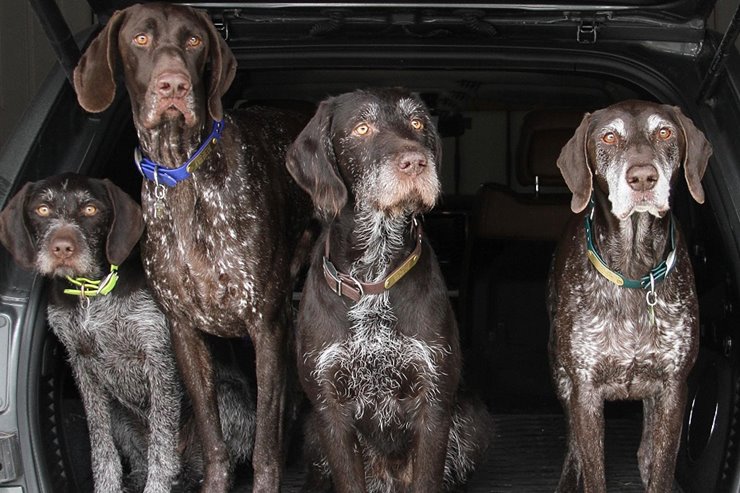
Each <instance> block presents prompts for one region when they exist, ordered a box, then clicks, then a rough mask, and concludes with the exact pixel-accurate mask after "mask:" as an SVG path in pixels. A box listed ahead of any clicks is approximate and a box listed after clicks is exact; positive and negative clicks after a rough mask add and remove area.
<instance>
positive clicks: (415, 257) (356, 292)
mask: <svg viewBox="0 0 740 493" xmlns="http://www.w3.org/2000/svg"><path fill="white" fill-rule="evenodd" d="M413 223H414V229H415V233H416V247H415V248H414V250H413V251H412V252H411V254H409V256H408V257H406V260H404V261H403V263H402V264H401V265H399V266H398V267H397V268H396V269H395V270H394V271H393V272H391V273H390V274H388V275H387V276H386V277H385V279H382V280H380V281H377V282H362V281H360V280H358V279H356V278H354V277H352V276H351V275H349V274H344V273H343V272H339V271H337V268H336V267H335V266H334V264H332V263H331V260H329V235H326V244H325V246H324V279H326V283H327V284H328V285H329V288H331V290H332V291H333V292H335V293H336V294H337V295H338V296H345V297H347V298H349V299H351V300H352V301H354V302H358V301H360V298H361V297H362V296H364V295H366V294H381V293H383V292H384V291H387V290H389V289H391V288H392V287H393V285H394V284H396V283H397V282H398V281H399V280H400V279H401V278H402V277H403V276H405V275H406V273H408V271H410V270H411V269H412V267H414V265H416V263H417V262H418V261H419V257H421V245H422V243H421V239H422V235H423V230H422V228H421V223H419V221H417V220H416V218H414V220H413Z"/></svg>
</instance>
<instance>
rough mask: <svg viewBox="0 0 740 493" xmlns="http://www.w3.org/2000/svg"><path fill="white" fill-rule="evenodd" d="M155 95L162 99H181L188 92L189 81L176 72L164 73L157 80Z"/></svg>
mask: <svg viewBox="0 0 740 493" xmlns="http://www.w3.org/2000/svg"><path fill="white" fill-rule="evenodd" d="M156 87H157V93H158V94H159V95H160V96H161V97H164V98H183V97H185V96H187V94H188V93H189V92H190V79H189V78H188V77H187V76H186V75H184V74H182V73H178V72H165V73H163V74H161V75H160V76H159V77H158V78H157V86H156Z"/></svg>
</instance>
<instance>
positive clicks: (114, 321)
mask: <svg viewBox="0 0 740 493" xmlns="http://www.w3.org/2000/svg"><path fill="white" fill-rule="evenodd" d="M48 318H49V324H50V326H51V328H52V329H53V331H54V333H55V334H56V335H57V337H58V338H59V339H60V341H61V342H62V344H63V345H64V347H65V348H66V350H67V354H68V357H69V361H70V363H71V365H72V367H73V368H74V369H75V373H76V375H75V376H76V378H79V377H80V376H81V375H79V373H82V374H84V375H85V378H86V379H88V380H89V381H91V382H92V384H93V385H94V386H95V387H97V388H98V390H100V391H103V392H106V393H107V394H108V395H109V397H111V398H114V399H117V400H118V401H120V402H122V403H124V404H126V405H128V406H129V407H132V408H144V407H146V406H147V405H148V396H149V395H150V393H151V391H152V389H150V382H149V380H148V378H147V371H146V369H145V367H146V366H147V365H151V366H152V367H156V368H159V369H161V370H162V371H164V370H167V369H169V370H170V371H175V370H174V360H172V357H171V356H170V354H171V352H170V349H169V348H170V342H169V329H168V327H167V324H166V322H165V319H164V316H163V315H162V314H161V312H159V310H157V309H156V306H155V304H154V301H153V300H152V298H151V296H150V295H148V294H147V293H145V292H142V291H140V292H138V293H135V294H134V295H132V296H130V297H124V298H120V297H119V298H115V297H110V296H107V297H100V298H94V299H90V300H83V301H82V302H81V303H80V304H78V305H76V306H75V308H62V307H58V306H51V305H50V306H49V307H48ZM152 359H156V360H164V362H161V361H151V360H152Z"/></svg>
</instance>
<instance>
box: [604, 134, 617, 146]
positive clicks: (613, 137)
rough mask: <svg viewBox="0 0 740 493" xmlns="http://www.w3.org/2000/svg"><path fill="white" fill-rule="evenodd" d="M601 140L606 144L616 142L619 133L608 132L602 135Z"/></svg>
mask: <svg viewBox="0 0 740 493" xmlns="http://www.w3.org/2000/svg"><path fill="white" fill-rule="evenodd" d="M601 140H602V141H603V142H604V144H610V145H611V144H614V143H616V142H617V134H615V133H614V132H607V133H605V134H604V135H602V136H601Z"/></svg>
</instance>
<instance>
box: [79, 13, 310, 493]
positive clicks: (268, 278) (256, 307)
mask: <svg viewBox="0 0 740 493" xmlns="http://www.w3.org/2000/svg"><path fill="white" fill-rule="evenodd" d="M118 67H121V68H122V70H123V76H124V79H125V83H126V89H127V91H128V93H129V97H130V100H131V107H132V111H133V120H134V126H135V127H136V131H137V133H138V136H139V143H140V149H139V151H140V156H139V159H138V165H139V170H140V171H141V172H142V174H143V175H144V176H145V177H146V179H145V180H144V184H143V186H142V191H141V202H142V209H143V213H144V220H145V222H146V226H147V227H146V233H145V236H144V241H143V248H142V251H143V262H144V269H145V270H146V273H147V277H148V280H149V283H150V285H151V287H152V291H153V293H154V295H155V297H156V299H157V301H158V303H159V304H160V306H161V307H162V309H163V310H164V312H165V313H166V315H167V317H168V319H169V320H170V322H171V325H172V345H173V348H174V350H175V356H176V359H177V363H178V366H179V368H180V371H181V373H182V376H183V381H184V383H185V387H186V390H187V392H188V394H189V395H190V397H191V399H192V402H193V409H194V412H195V416H196V418H197V423H198V431H199V433H200V437H201V440H202V441H203V444H204V447H205V448H206V449H207V450H208V451H209V452H208V454H207V455H206V459H207V465H206V475H205V480H204V483H203V488H202V490H203V491H206V492H208V493H224V492H226V491H227V490H228V489H229V485H230V483H231V478H230V475H229V473H228V471H229V469H230V466H229V457H228V454H227V451H226V448H225V446H224V441H223V436H222V434H221V431H220V427H219V420H220V419H221V417H220V416H219V413H218V408H217V406H216V395H215V386H214V372H213V358H212V357H211V355H210V353H209V351H208V348H207V346H206V344H205V337H204V333H208V334H213V335H217V336H223V337H243V336H246V335H249V337H250V338H251V340H252V343H253V344H254V348H255V355H256V372H257V388H258V392H257V432H256V436H255V444H254V454H253V459H252V464H253V466H254V491H255V492H262V491H270V492H274V491H277V490H278V489H279V487H280V480H281V475H282V457H283V453H282V448H283V439H282V435H283V410H284V404H285V399H286V391H285V389H286V368H287V362H286V356H287V347H288V345H287V342H286V339H287V327H288V326H289V324H290V322H291V320H292V312H291V297H292V292H293V284H294V279H295V275H296V272H297V270H298V268H299V266H300V265H301V264H302V263H303V261H304V260H305V258H306V255H307V253H308V249H309V245H310V240H311V238H312V236H311V235H310V234H306V235H304V231H305V229H306V227H307V225H308V222H309V220H310V218H311V214H312V208H311V203H310V200H309V198H308V196H306V194H305V193H303V192H302V191H301V190H300V189H299V188H298V186H296V184H295V183H294V182H293V180H292V179H291V178H290V176H289V174H288V172H287V170H286V169H285V151H286V149H287V148H288V145H289V144H290V143H291V142H292V141H293V139H294V138H295V136H296V135H297V134H298V132H299V131H300V129H301V128H302V127H303V125H304V123H305V121H306V119H304V118H302V117H300V116H299V115H295V114H291V113H288V112H284V111H278V110H273V109H268V108H248V109H245V110H243V111H238V112H230V113H229V112H224V110H223V104H222V102H221V97H222V96H223V94H224V93H225V92H226V90H227V89H228V88H229V86H230V85H231V82H232V80H233V78H234V75H235V72H236V59H235V57H234V55H233V53H232V52H231V50H230V49H229V47H228V46H227V44H226V42H225V41H224V40H223V39H222V38H221V36H220V34H219V33H218V31H217V30H216V28H215V27H214V25H213V23H212V22H211V21H210V19H209V18H208V16H207V14H206V13H205V12H201V11H196V10H193V9H191V8H189V7H185V6H181V5H169V4H163V3H153V4H142V5H134V6H131V7H129V8H127V9H125V10H121V11H118V12H116V13H115V14H114V15H113V16H112V17H111V19H110V21H109V22H108V24H107V25H106V26H105V28H104V29H103V31H101V33H100V34H99V35H98V36H97V38H95V40H94V41H93V42H92V43H91V44H90V46H89V47H88V48H87V50H86V51H85V54H84V55H83V57H82V59H81V60H80V63H79V64H78V66H77V68H76V69H75V77H74V82H75V89H76V91H77V95H78V99H79V102H80V104H81V105H82V107H83V108H85V109H87V110H88V111H93V112H97V111H103V110H104V109H106V108H107V107H108V106H109V105H110V104H111V102H112V101H113V97H114V94H115V81H116V77H115V76H116V71H117V68H118ZM131 172H132V173H135V172H136V171H134V168H133V163H132V170H131ZM301 239H303V240H301Z"/></svg>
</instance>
